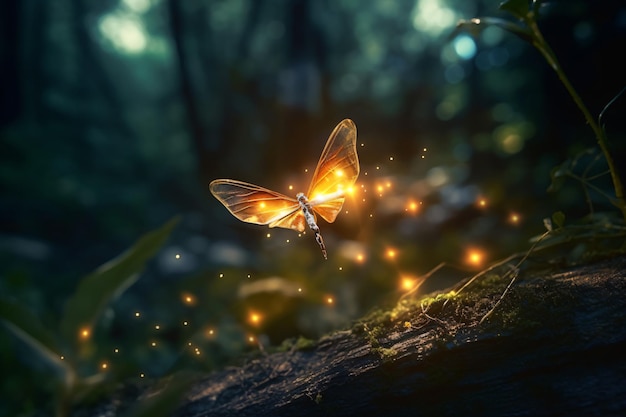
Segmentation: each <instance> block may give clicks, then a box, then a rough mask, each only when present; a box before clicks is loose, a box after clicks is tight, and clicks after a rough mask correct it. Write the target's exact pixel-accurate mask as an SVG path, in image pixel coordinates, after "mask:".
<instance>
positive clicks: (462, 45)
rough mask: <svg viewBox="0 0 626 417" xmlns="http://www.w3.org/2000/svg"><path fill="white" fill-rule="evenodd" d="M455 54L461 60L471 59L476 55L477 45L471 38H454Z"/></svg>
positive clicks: (461, 36) (465, 36) (463, 35)
mask: <svg viewBox="0 0 626 417" xmlns="http://www.w3.org/2000/svg"><path fill="white" fill-rule="evenodd" d="M452 44H453V46H454V52H456V54H457V55H458V56H459V58H461V59H466V60H467V59H471V58H473V57H474V55H476V43H475V42H474V39H472V38H471V37H470V36H468V35H465V34H462V35H459V36H457V37H456V38H454V41H453V42H452Z"/></svg>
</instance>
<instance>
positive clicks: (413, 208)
mask: <svg viewBox="0 0 626 417" xmlns="http://www.w3.org/2000/svg"><path fill="white" fill-rule="evenodd" d="M418 210H419V204H418V203H417V202H415V201H413V200H409V201H408V202H407V205H406V208H405V209H404V211H408V212H411V213H413V214H415V213H417V211H418Z"/></svg>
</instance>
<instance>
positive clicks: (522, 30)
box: [456, 17, 533, 44]
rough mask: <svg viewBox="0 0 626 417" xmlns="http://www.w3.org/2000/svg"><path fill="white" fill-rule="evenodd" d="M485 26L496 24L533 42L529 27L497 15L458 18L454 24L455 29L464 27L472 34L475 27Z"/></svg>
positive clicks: (474, 31)
mask: <svg viewBox="0 0 626 417" xmlns="http://www.w3.org/2000/svg"><path fill="white" fill-rule="evenodd" d="M487 26H497V27H499V28H501V29H504V30H506V31H507V32H510V33H512V34H514V35H516V36H519V37H520V38H522V39H523V40H525V41H526V42H529V43H531V44H532V43H533V34H532V32H531V31H530V29H528V28H526V27H524V26H520V25H519V24H517V23H513V22H510V21H508V20H505V19H500V18H497V17H481V18H473V19H470V20H460V21H459V22H458V23H457V24H456V28H457V29H466V30H468V31H470V33H472V34H476V30H477V29H482V28H483V27H487Z"/></svg>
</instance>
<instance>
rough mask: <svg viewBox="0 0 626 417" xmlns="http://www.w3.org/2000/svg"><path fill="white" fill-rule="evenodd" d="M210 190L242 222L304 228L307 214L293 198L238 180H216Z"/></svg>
mask: <svg viewBox="0 0 626 417" xmlns="http://www.w3.org/2000/svg"><path fill="white" fill-rule="evenodd" d="M209 189H210V190H211V194H213V195H214V196H215V198H217V199H218V200H219V201H220V202H221V203H222V204H223V205H224V207H226V208H227V209H228V211H230V212H231V213H232V215H233V216H235V217H236V218H238V219H239V220H241V221H244V222H246V223H254V224H260V225H268V226H269V227H283V228H285V229H294V230H297V231H298V232H303V231H304V228H305V225H306V222H305V219H304V215H303V214H302V211H301V210H300V205H299V204H298V201H297V200H295V199H293V198H290V197H287V196H285V195H283V194H280V193H277V192H275V191H271V190H268V189H267V188H263V187H259V186H258V185H254V184H249V183H247V182H243V181H236V180H215V181H212V182H211V183H210V184H209Z"/></svg>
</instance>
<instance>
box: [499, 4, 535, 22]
mask: <svg viewBox="0 0 626 417" xmlns="http://www.w3.org/2000/svg"><path fill="white" fill-rule="evenodd" d="M499 8H500V10H502V11H505V12H509V13H511V14H512V15H513V16H515V17H517V18H518V19H520V20H525V19H526V17H527V16H528V12H529V11H530V9H529V3H528V0H506V1H504V2H502V3H500V7H499Z"/></svg>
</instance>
